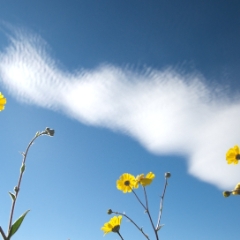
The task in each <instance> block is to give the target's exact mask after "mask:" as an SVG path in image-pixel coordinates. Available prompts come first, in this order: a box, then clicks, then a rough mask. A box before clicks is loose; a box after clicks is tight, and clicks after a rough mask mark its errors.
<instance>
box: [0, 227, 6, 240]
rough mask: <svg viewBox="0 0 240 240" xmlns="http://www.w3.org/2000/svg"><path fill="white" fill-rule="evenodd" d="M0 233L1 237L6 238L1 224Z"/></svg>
mask: <svg viewBox="0 0 240 240" xmlns="http://www.w3.org/2000/svg"><path fill="white" fill-rule="evenodd" d="M0 233H1V234H2V237H3V239H4V240H7V237H6V235H5V233H4V231H3V230H2V227H1V226H0Z"/></svg>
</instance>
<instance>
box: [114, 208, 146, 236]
mask: <svg viewBox="0 0 240 240" xmlns="http://www.w3.org/2000/svg"><path fill="white" fill-rule="evenodd" d="M113 213H115V214H118V215H122V216H124V217H125V218H127V219H128V220H129V221H130V222H131V223H132V224H133V225H134V226H135V227H136V228H137V229H138V230H139V231H140V232H141V233H142V234H143V235H144V236H145V237H146V238H147V239H148V240H150V239H149V237H148V235H147V234H146V233H144V231H143V229H142V228H140V227H139V226H138V225H137V224H136V223H135V222H134V221H133V220H132V219H131V218H130V217H128V216H127V215H126V214H125V213H119V212H113Z"/></svg>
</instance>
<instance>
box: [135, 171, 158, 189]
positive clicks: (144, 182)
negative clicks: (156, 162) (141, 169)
mask: <svg viewBox="0 0 240 240" xmlns="http://www.w3.org/2000/svg"><path fill="white" fill-rule="evenodd" d="M154 178H155V175H154V173H152V172H149V173H148V174H147V175H146V177H144V174H140V175H138V176H137V177H136V180H137V182H138V183H140V184H141V185H142V186H143V187H145V186H147V185H150V184H151V183H152V180H153V179H154Z"/></svg>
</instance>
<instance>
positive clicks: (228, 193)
mask: <svg viewBox="0 0 240 240" xmlns="http://www.w3.org/2000/svg"><path fill="white" fill-rule="evenodd" d="M231 193H232V192H229V191H225V192H223V196H224V197H229V196H230V195H231Z"/></svg>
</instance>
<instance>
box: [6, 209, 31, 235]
mask: <svg viewBox="0 0 240 240" xmlns="http://www.w3.org/2000/svg"><path fill="white" fill-rule="evenodd" d="M29 211H30V210H27V211H26V212H25V213H24V214H23V215H22V216H20V217H19V219H18V220H17V221H16V222H15V223H14V224H13V225H12V226H11V230H10V232H9V235H8V239H10V238H11V237H12V236H13V234H14V233H15V232H17V230H18V229H19V227H20V226H21V224H22V221H23V219H24V218H25V216H26V215H27V213H28V212H29Z"/></svg>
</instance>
